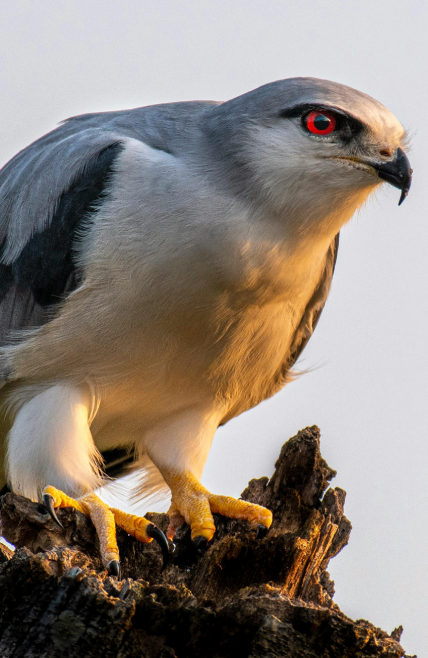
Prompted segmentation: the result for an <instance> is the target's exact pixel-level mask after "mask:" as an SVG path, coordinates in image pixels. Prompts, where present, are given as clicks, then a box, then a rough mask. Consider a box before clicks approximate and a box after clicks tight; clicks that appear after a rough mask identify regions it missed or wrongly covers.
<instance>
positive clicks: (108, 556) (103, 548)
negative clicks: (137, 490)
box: [43, 486, 168, 575]
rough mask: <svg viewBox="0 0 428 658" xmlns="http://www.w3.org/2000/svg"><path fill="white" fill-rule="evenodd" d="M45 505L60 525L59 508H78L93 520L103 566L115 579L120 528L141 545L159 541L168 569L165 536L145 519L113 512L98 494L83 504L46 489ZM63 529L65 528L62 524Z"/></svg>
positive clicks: (117, 565)
mask: <svg viewBox="0 0 428 658" xmlns="http://www.w3.org/2000/svg"><path fill="white" fill-rule="evenodd" d="M43 501H44V503H45V505H46V507H47V509H48V511H49V513H50V514H51V516H52V517H53V518H54V519H55V520H56V521H57V522H58V523H59V521H58V519H57V517H56V514H55V508H58V507H74V508H75V509H77V510H79V512H82V513H83V514H85V515H86V516H89V517H90V519H91V521H92V523H93V524H94V526H95V529H96V531H97V535H98V538H99V540H100V552H101V558H102V561H103V564H104V566H105V567H107V568H108V569H109V570H110V571H112V573H113V574H114V575H119V573H120V569H119V549H118V546H117V541H116V524H117V525H118V526H119V527H120V528H123V530H125V532H127V533H128V534H129V535H132V537H135V538H136V539H138V540H139V541H142V542H145V543H149V542H151V541H153V539H155V540H156V541H157V542H158V543H159V544H160V546H161V549H162V553H163V557H164V566H165V565H166V562H167V560H168V542H167V541H166V538H165V536H164V535H163V533H162V532H161V531H160V530H159V528H156V526H154V525H153V523H151V522H150V521H147V519H145V518H144V517H138V516H134V515H133V514H127V513H126V512H122V511H121V510H119V509H116V508H110V507H109V506H108V505H106V503H104V502H103V501H102V500H101V498H99V497H98V496H97V495H96V494H87V495H86V496H83V497H82V498H80V499H79V500H75V499H74V498H70V497H69V496H67V495H66V494H65V493H63V492H62V491H59V490H58V489H55V487H51V486H49V487H46V488H45V489H44V491H43ZM60 525H61V524H60Z"/></svg>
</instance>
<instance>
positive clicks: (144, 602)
mask: <svg viewBox="0 0 428 658" xmlns="http://www.w3.org/2000/svg"><path fill="white" fill-rule="evenodd" d="M334 475H335V472H334V471H333V470H332V469H330V468H329V466H328V465H327V464H326V462H325V461H324V460H323V459H322V457H321V454H320V451H319V430H318V428H316V427H311V428H307V429H306V430H303V431H302V432H299V434H297V436H295V437H293V438H292V439H290V440H289V441H287V443H285V444H284V446H283V448H282V450H281V454H280V456H279V459H278V461H277V463H276V470H275V473H274V475H273V476H272V478H271V479H270V480H268V478H261V479H258V480H252V481H251V482H250V483H249V485H248V487H247V488H246V489H245V491H244V492H243V495H242V497H243V498H244V499H245V500H249V501H252V502H255V503H258V504H261V505H265V506H266V507H268V508H269V509H271V510H272V512H273V516H274V522H273V524H272V527H271V529H270V530H269V532H268V533H267V535H266V537H265V538H263V539H261V538H257V531H256V530H255V529H254V528H252V527H251V526H250V524H248V523H247V522H244V521H236V520H231V519H226V518H224V517H221V516H218V515H216V517H215V522H216V526H217V532H216V534H215V537H214V539H213V541H212V542H211V543H210V545H209V547H208V549H207V550H206V551H205V552H201V551H198V550H196V549H195V548H194V546H193V545H192V543H191V541H190V532H189V528H188V526H187V525H186V526H183V527H182V528H180V529H179V530H178V531H177V534H176V538H175V543H176V548H175V552H174V553H173V555H172V560H171V564H170V565H169V566H168V567H167V569H166V570H165V571H164V572H163V573H162V572H161V564H162V560H161V555H160V551H159V548H158V547H157V546H156V545H154V543H152V544H149V545H147V544H146V545H144V544H140V543H139V542H137V541H136V540H134V539H133V538H131V537H128V536H127V535H126V533H124V532H123V531H120V530H119V531H118V543H119V550H120V554H121V564H122V573H123V580H122V581H120V582H118V581H116V580H115V579H113V578H111V577H108V576H107V574H106V572H105V571H103V570H102V565H101V561H100V556H99V551H98V540H97V538H96V535H95V532H94V529H93V526H92V524H91V523H90V521H88V519H86V517H84V516H83V515H82V514H80V512H77V511H76V510H74V509H62V510H59V512H58V515H59V518H60V520H61V522H62V523H63V525H64V528H65V530H64V531H62V530H60V529H59V528H58V527H57V526H56V525H55V524H54V523H53V522H52V521H51V520H50V519H48V517H47V515H46V513H45V511H44V508H43V506H40V505H38V504H36V503H32V502H31V501H29V500H27V499H25V498H22V497H20V496H17V495H15V494H7V495H6V496H4V497H3V499H2V506H1V519H2V531H3V534H4V536H5V537H6V538H7V539H8V541H10V542H11V543H13V544H15V546H17V547H19V548H18V550H17V551H16V552H15V554H14V555H13V556H11V555H10V554H9V553H2V555H0V656H1V657H2V658H12V656H13V658H24V657H25V658H27V657H28V658H30V656H31V658H56V657H57V656H58V657H59V656H61V658H64V657H68V656H69V657H70V658H74V657H75V656H76V657H79V658H82V657H88V658H97V657H98V656H99V657H102V658H134V657H135V658H136V657H137V656H138V657H139V658H140V657H143V658H144V657H147V658H154V657H164V658H166V657H167V656H170V657H173V656H177V657H178V658H180V657H183V658H191V657H195V658H196V657H198V658H199V657H200V658H202V657H203V658H211V657H212V658H228V657H229V656H230V657H232V656H233V658H240V657H242V658H244V657H245V658H247V657H248V658H249V657H252V658H265V657H266V658H267V657H274V656H278V657H282V656H283V657H289V658H317V657H320V656H322V657H323V658H344V657H354V656H355V657H358V658H369V657H370V658H371V657H375V656H382V657H384V658H386V657H388V658H401V657H403V656H404V650H403V649H402V647H401V646H400V645H399V637H400V629H397V630H396V631H394V633H393V635H391V636H389V635H388V634H387V633H385V632H384V631H381V630H380V629H378V628H375V627H374V626H372V625H371V624H370V623H369V622H365V621H361V620H359V621H358V622H354V621H352V620H351V619H349V618H348V617H346V616H345V615H343V614H342V613H341V612H340V610H339V608H338V607H337V605H336V604H335V603H334V602H333V600H332V597H333V594H334V584H333V583H332V582H331V580H330V578H329V576H328V573H327V571H326V569H327V565H328V562H329V560H330V559H331V558H332V557H334V556H335V555H336V554H337V553H338V552H339V551H340V550H341V549H342V548H343V546H345V544H346V543H347V541H348V539H349V535H350V531H351V525H350V523H349V521H348V520H347V519H346V517H345V516H344V513H343V505H344V500H345V492H344V491H343V490H341V489H337V488H336V489H331V488H329V489H328V490H327V491H326V489H327V487H328V483H329V481H330V480H331V479H332V478H333V477H334ZM147 517H148V518H151V519H152V520H153V522H154V523H156V524H157V525H158V526H159V527H160V528H162V529H163V530H165V529H166V527H167V525H168V517H167V515H165V514H148V515H147ZM2 560H3V562H2Z"/></svg>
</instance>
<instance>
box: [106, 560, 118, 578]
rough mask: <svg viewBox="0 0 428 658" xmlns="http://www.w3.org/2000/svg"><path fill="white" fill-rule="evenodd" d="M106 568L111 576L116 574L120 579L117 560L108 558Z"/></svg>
mask: <svg viewBox="0 0 428 658" xmlns="http://www.w3.org/2000/svg"><path fill="white" fill-rule="evenodd" d="M107 570H108V572H109V574H110V575H111V576H116V578H117V579H118V580H120V562H119V560H110V562H109V563H108V564H107Z"/></svg>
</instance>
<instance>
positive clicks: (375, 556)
mask: <svg viewBox="0 0 428 658" xmlns="http://www.w3.org/2000/svg"><path fill="white" fill-rule="evenodd" d="M1 4H2V11H1V19H0V58H1V62H0V81H1V86H0V89H1V95H0V104H1V107H0V160H1V163H2V164H3V163H4V162H6V161H7V160H8V159H9V158H10V157H11V156H13V155H14V154H15V153H16V152H17V151H18V150H19V149H21V148H23V147H25V146H26V145H27V144H28V143H29V142H31V141H32V140H34V139H36V138H37V137H39V136H40V135H41V134H43V133H44V132H47V131H48V130H50V129H52V128H53V127H54V126H55V124H56V123H57V122H59V121H60V120H62V119H65V118H67V117H69V116H72V115H75V114H81V113H84V112H93V111H101V110H116V109H123V108H129V107H135V106H141V105H147V104H151V103H159V102H165V101H177V100H190V99H218V100H223V99H228V98H231V97H233V96H236V95H239V94H241V93H243V92H245V91H248V90H250V89H252V88H254V87H257V86H259V85H261V84H264V83H266V82H269V81H271V80H275V79H279V78H287V77H293V76H299V75H305V76H306V75H309V76H315V77H322V78H328V79H331V80H336V81H338V82H342V83H345V84H347V85H350V86H353V87H356V88H357V89H360V90H362V91H364V92H366V93H368V94H370V95H372V96H374V97H375V98H377V99H378V100H380V101H381V102H383V103H384V104H385V105H386V106H387V107H389V108H390V109H391V110H392V111H393V112H394V113H395V114H396V116H397V117H398V118H399V119H400V121H401V122H402V123H403V125H405V127H406V128H407V129H408V130H409V132H410V135H411V138H412V149H411V152H410V159H411V162H412V165H413V167H414V169H415V175H414V184H413V187H412V190H411V193H410V195H409V198H408V199H407V200H406V202H405V203H404V205H403V206H401V207H400V208H398V206H397V202H398V198H399V192H398V190H395V189H393V188H391V187H387V186H384V187H383V188H382V189H381V190H380V191H379V192H378V193H377V196H376V198H375V199H372V200H371V201H370V202H369V203H368V205H367V206H366V207H365V208H364V209H363V210H362V211H361V212H360V213H359V214H358V216H357V217H356V218H354V219H353V220H352V222H351V223H350V224H349V225H348V226H347V227H345V228H344V230H343V231H342V236H341V237H342V239H341V245H340V249H339V258H338V264H337V269H336V274H335V278H334V281H333V286H332V291H331V295H330V299H329V301H328V303H327V306H326V308H325V311H324V314H323V316H322V320H321V322H320V324H319V326H318V328H317V330H316V332H315V334H314V337H313V338H312V340H311V342H310V344H309V346H308V347H307V349H306V351H305V353H304V356H303V359H302V360H301V362H300V365H301V367H302V368H308V367H312V368H314V370H313V371H312V372H311V373H309V374H307V375H304V376H303V377H301V378H300V379H299V380H298V381H297V382H295V383H293V384H291V385H290V386H288V387H287V388H286V389H284V390H283V391H282V392H281V393H279V394H278V395H277V396H276V397H275V398H273V399H271V400H270V401H267V402H265V403H263V404H262V405H260V406H259V407H258V408H256V409H254V410H252V411H251V412H248V413H246V414H244V415H243V416H241V417H240V418H238V419H236V420H234V421H232V422H231V423H229V424H228V425H227V426H226V427H225V428H223V429H220V430H219V432H218V434H217V437H216V440H215V443H214V446H213V449H212V452H211V455H210V457H209V460H208V464H207V467H206V470H205V475H204V479H203V482H204V484H205V485H206V486H207V487H208V488H210V489H212V490H213V491H215V492H218V493H223V494H232V495H239V493H240V492H241V491H242V490H243V489H244V487H245V485H246V483H247V481H248V479H250V478H252V477H258V476H262V475H270V474H271V473H272V471H273V464H274V461H275V458H276V456H277V455H278V453H279V450H280V447H281V445H282V443H283V442H284V440H285V439H287V438H288V437H290V436H292V435H293V434H295V433H296V431H297V430H299V429H301V428H303V427H305V426H307V425H311V424H314V423H316V424H318V425H319V426H320V428H321V431H322V440H321V447H322V452H323V455H324V457H325V458H326V459H327V461H328V463H329V464H330V466H332V467H333V468H335V469H336V470H337V471H338V476H337V478H336V480H335V481H334V482H333V484H334V485H336V486H341V487H343V488H344V489H346V491H347V493H348V495H347V500H346V508H345V511H346V514H347V516H348V517H349V519H350V520H351V521H352V524H353V531H352V535H351V541H350V544H349V546H347V547H346V548H345V549H344V550H343V551H342V553H341V554H340V555H339V556H338V557H336V558H335V559H334V560H333V561H332V563H331V564H330V572H331V574H332V577H333V578H334V580H335V581H336V596H335V600H336V602H337V603H338V604H339V605H340V607H341V608H342V610H343V611H344V612H345V613H346V614H348V615H349V616H351V617H353V618H360V617H365V618H367V619H369V620H370V621H371V622H373V623H374V624H376V625H378V626H381V627H382V628H384V629H385V630H387V631H389V632H390V631H391V630H392V629H393V628H394V627H396V626H398V625H399V624H403V625H404V634H403V638H402V643H403V645H404V646H405V648H406V650H407V652H408V653H417V654H418V656H419V658H424V657H426V656H428V634H427V627H428V624H427V616H428V602H427V597H428V595H427V592H428V561H427V554H428V530H427V528H428V504H427V500H428V486H427V461H428V447H427V440H426V439H427V428H428V422H427V421H428V415H427V376H426V373H427V366H428V358H427V350H426V337H427V333H428V317H427V313H426V293H427V285H428V273H427V257H426V251H427V244H428V227H427V212H426V207H427V205H428V197H427V180H428V165H427V153H428V131H427V126H428V94H427V65H428V62H427V45H426V44H427V34H428V4H427V3H426V2H423V1H422V0H413V1H412V0H406V2H402V0H400V1H397V0H358V2H343V0H325V1H324V2H321V1H319V2H318V1H315V0H306V1H305V0H291V1H290V0H289V1H287V2H286V1H285V0H282V1H275V0H271V1H269V0H260V1H259V0H243V1H239V0H215V1H212V2H211V1H204V0H198V1H196V0H193V2H186V1H184V0H158V1H157V2H156V3H154V2H153V1H152V0H150V1H146V0H140V1H138V0H120V1H118V0H102V1H100V0H91V1H88V0H84V1H80V0H78V1H75V0H69V1H68V2H58V0H55V1H53V0H41V1H39V2H37V1H36V2H35V1H34V0H14V2H13V3H6V2H4V0H3V2H2V3H1Z"/></svg>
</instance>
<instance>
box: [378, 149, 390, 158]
mask: <svg viewBox="0 0 428 658" xmlns="http://www.w3.org/2000/svg"><path fill="white" fill-rule="evenodd" d="M379 154H380V155H381V156H382V158H390V157H391V156H392V154H393V151H392V149H381V150H380V151H379Z"/></svg>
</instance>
